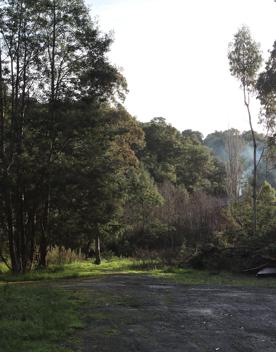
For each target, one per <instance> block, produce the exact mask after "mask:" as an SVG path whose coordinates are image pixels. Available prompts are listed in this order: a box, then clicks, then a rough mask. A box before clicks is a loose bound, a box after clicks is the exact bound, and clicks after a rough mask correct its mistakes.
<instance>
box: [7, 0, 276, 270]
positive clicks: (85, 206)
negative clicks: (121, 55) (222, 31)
mask: <svg viewBox="0 0 276 352" xmlns="http://www.w3.org/2000/svg"><path fill="white" fill-rule="evenodd" d="M111 44H112V38H111V37H110V36H109V35H106V34H103V33H101V32H100V30H99V29H98V27H97V25H96V23H94V22H93V20H92V19H91V17H90V15H89V11H88V9H87V8H86V7H85V5H84V3H83V1H82V0H74V1H70V2H68V1H65V0H47V1H45V0H38V1H33V0H3V1H2V2H1V7H0V258H1V260H2V261H4V262H5V263H6V265H7V266H8V267H9V268H10V269H11V270H12V271H13V272H14V273H24V272H26V271H28V270H31V269H32V268H34V267H45V266H47V254H48V252H49V251H51V250H52V249H53V248H60V249H61V248H65V249H71V250H75V251H78V252H81V253H83V255H84V256H86V257H88V256H90V255H91V253H92V252H93V254H94V257H95V262H96V263H97V264H100V263H101V250H103V251H105V252H107V251H109V252H110V251H111V252H112V253H113V254H115V255H118V256H121V255H124V256H134V255H139V253H140V254H141V253H146V254H150V253H155V255H156V256H163V257H164V258H165V260H167V261H169V262H170V261H173V260H179V261H182V260H185V259H186V258H187V257H189V256H190V255H191V254H193V253H198V251H200V250H203V249H204V248H206V247H210V246H211V247H212V248H214V247H215V248H219V249H226V248H239V247H241V246H245V245H246V246H247V247H250V248H252V251H253V250H255V248H257V247H258V248H262V249H263V250H264V252H266V251H269V253H270V252H271V251H272V252H273V251H275V244H276V242H275V238H274V236H275V235H274V234H275V230H276V220H275V215H276V207H275V202H276V196H275V187H276V174H275V171H274V163H275V157H276V152H275V143H274V139H275V138H274V137H275V84H274V83H275V82H274V81H275V75H276V71H275V55H276V49H275V45H274V48H273V50H272V51H271V56H270V58H269V61H268V62H267V65H266V67H265V70H264V72H262V73H261V74H259V72H258V70H259V68H260V64H261V57H260V54H259V49H258V46H257V44H256V43H255V42H254V41H253V39H252V38H251V37H250V33H249V31H248V29H247V28H245V27H243V28H242V29H241V30H240V31H239V32H238V33H237V35H236V36H235V38H234V42H233V44H232V47H231V49H230V52H229V60H230V67H231V72H232V74H233V75H234V76H236V77H237V78H238V79H239V81H240V83H241V86H242V89H243V94H244V102H245V106H246V109H247V113H248V118H249V128H250V130H249V131H246V132H242V133H241V132H239V131H237V130H234V129H230V130H228V131H222V132H218V131H216V132H214V133H212V134H210V135H208V136H207V137H206V138H204V137H203V136H202V134H201V133H200V132H199V131H192V130H189V129H187V130H185V131H178V130H177V129H176V128H174V127H173V126H171V125H170V124H168V123H167V122H166V120H165V119H164V118H163V117H155V118H153V119H152V120H151V121H150V122H147V123H141V122H139V121H137V120H136V119H135V118H134V117H133V116H131V115H130V114H129V113H128V112H127V111H126V110H125V108H124V107H123V105H122V104H123V100H124V96H125V94H126V93H127V84H126V80H125V79H124V77H123V76H122V74H121V72H120V71H119V70H118V69H117V68H116V67H115V66H114V65H112V64H111V63H110V62H109V60H108V58H107V53H108V51H109V48H110V45H111ZM258 74H259V75H258ZM253 91H254V92H257V95H258V98H259V99H260V102H261V105H262V108H263V109H262V123H264V124H265V125H266V127H267V130H268V134H267V135H262V134H258V133H257V132H256V131H255V127H254V125H253V119H252V116H251V111H250V105H249V102H250V101H249V96H250V94H251V93H253ZM141 103H142V102H141ZM252 170H253V172H252ZM273 253H274V252H273ZM150 255H151V254H150Z"/></svg>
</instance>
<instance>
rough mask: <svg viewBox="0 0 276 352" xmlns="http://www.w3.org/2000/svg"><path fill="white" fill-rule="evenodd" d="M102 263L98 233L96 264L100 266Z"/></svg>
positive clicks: (98, 235) (96, 239)
mask: <svg viewBox="0 0 276 352" xmlns="http://www.w3.org/2000/svg"><path fill="white" fill-rule="evenodd" d="M101 262H102V259H101V242H100V234H99V232H98V231H97V235H96V238H95V264H96V265H100V264H101Z"/></svg>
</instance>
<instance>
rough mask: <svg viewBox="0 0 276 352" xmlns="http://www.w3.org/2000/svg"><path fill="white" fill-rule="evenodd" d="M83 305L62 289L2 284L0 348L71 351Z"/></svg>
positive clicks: (9, 351)
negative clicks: (72, 337) (72, 338)
mask: <svg viewBox="0 0 276 352" xmlns="http://www.w3.org/2000/svg"><path fill="white" fill-rule="evenodd" d="M80 305H81V300H80V298H78V297H77V296H76V295H73V294H72V292H70V293H69V292H66V291H63V290H61V289H56V288H51V287H46V286H44V285H40V286H38V285H37V284H35V285H34V284H29V285H22V284H20V285H14V284H5V285H2V286H0V331H1V332H0V351H1V352H18V351H20V352H69V351H71V349H70V346H73V345H74V341H73V340H70V335H71V333H72V332H73V331H74V330H75V329H77V328H80V327H81V326H82V324H81V320H80V316H79V310H80V309H79V308H80ZM65 342H66V343H65Z"/></svg>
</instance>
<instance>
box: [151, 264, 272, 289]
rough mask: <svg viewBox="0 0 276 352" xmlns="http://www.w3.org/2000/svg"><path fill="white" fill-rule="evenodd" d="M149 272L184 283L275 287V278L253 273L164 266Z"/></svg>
mask: <svg viewBox="0 0 276 352" xmlns="http://www.w3.org/2000/svg"><path fill="white" fill-rule="evenodd" d="M151 274H152V275H153V276H154V277H158V278H160V279H164V280H171V281H174V282H176V283H182V284H186V285H224V286H239V287H242V286H244V287H246V286H247V287H248V286H249V287H250V286H252V287H275V288H276V278H257V277H255V276H254V275H246V274H232V273H229V272H220V273H218V274H214V273H210V272H208V271H205V270H204V271H203V270H193V269H178V268H164V269H161V270H160V269H156V270H152V272H151Z"/></svg>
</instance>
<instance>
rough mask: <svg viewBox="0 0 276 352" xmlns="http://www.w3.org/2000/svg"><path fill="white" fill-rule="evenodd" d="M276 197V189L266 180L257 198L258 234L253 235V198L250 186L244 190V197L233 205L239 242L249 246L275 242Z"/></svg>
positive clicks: (260, 245)
mask: <svg viewBox="0 0 276 352" xmlns="http://www.w3.org/2000/svg"><path fill="white" fill-rule="evenodd" d="M275 204H276V197H275V189H274V188H273V187H272V186H271V185H270V184H269V183H268V182H264V183H263V185H262V187H261V189H260V191H259V195H258V200H257V211H258V212H257V214H258V217H257V231H256V236H255V237H254V236H252V221H251V219H252V198H251V189H250V187H248V188H247V190H246V191H245V192H244V194H243V197H242V199H241V200H240V201H239V202H237V203H236V204H234V205H232V207H231V209H232V215H233V217H234V219H235V221H236V223H235V224H236V225H235V229H234V228H233V231H234V232H236V241H237V243H239V242H240V243H243V244H247V245H248V246H250V245H251V246H252V245H253V246H256V245H257V246H259V247H266V246H267V245H269V244H272V243H275V240H276V238H275V236H274V235H273V234H274V233H275V230H276V220H275V219H276V206H275Z"/></svg>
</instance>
